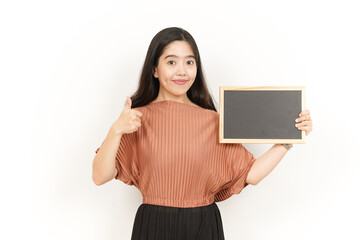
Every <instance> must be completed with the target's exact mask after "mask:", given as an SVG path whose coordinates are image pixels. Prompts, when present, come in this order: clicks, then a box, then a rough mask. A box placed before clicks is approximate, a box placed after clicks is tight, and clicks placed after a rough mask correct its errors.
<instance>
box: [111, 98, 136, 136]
mask: <svg viewBox="0 0 360 240" xmlns="http://www.w3.org/2000/svg"><path fill="white" fill-rule="evenodd" d="M131 103H132V102H131V98H130V97H128V96H127V103H126V106H125V107H124V109H123V111H122V112H121V114H120V116H119V118H118V119H117V120H116V121H115V122H114V123H113V125H112V126H111V129H112V130H113V131H114V132H115V134H121V135H122V134H128V133H132V132H135V131H137V130H138V129H139V127H140V126H141V118H140V117H141V116H142V113H141V112H140V111H137V110H134V109H131Z"/></svg>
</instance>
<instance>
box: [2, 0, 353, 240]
mask: <svg viewBox="0 0 360 240" xmlns="http://www.w3.org/2000/svg"><path fill="white" fill-rule="evenodd" d="M359 12H360V9H359V4H358V3H357V1H346V0H345V1H344V0H343V1H325V0H323V1H321V0H311V1H310V0H304V1H285V0H284V1H280V0H273V1H264V0H258V1H233V2H232V1H222V3H221V4H220V2H219V1H203V2H202V1H186V0H184V1H79V0H71V1H8V2H5V1H2V2H1V4H0V27H1V29H0V30H1V32H0V34H1V38H0V41H1V42H0V43H1V44H0V64H1V65H0V68H1V72H0V74H1V76H0V77H1V88H0V89H1V90H0V91H1V92H0V97H1V99H0V100H1V110H2V111H1V112H2V117H1V129H0V130H1V150H2V151H1V153H2V154H1V168H0V169H1V170H0V171H1V173H0V175H1V192H2V194H1V195H2V197H1V200H0V201H1V214H0V215H1V218H2V220H3V221H2V227H1V228H2V230H1V233H0V234H1V235H0V238H1V239H25V238H26V239H89V240H90V239H94V240H95V239H130V235H131V231H132V224H133V220H134V216H135V213H136V210H137V208H138V206H139V205H140V204H141V203H142V198H141V194H140V192H139V191H138V190H137V189H136V188H135V187H134V186H128V185H126V184H124V183H122V182H120V181H115V180H112V181H110V182H108V183H106V184H104V185H102V186H96V185H95V184H94V183H93V182H92V179H91V172H92V160H93V158H94V156H95V150H96V148H97V147H99V146H100V144H101V143H102V141H103V139H104V138H105V136H106V134H107V132H108V129H109V128H110V126H111V124H112V123H113V122H114V121H115V120H116V119H117V117H118V116H119V115H120V113H121V111H122V109H123V107H124V104H125V101H126V96H127V95H128V96H130V95H131V94H132V93H133V92H134V91H135V90H136V87H137V84H138V78H139V73H140V70H141V67H142V64H143V61H144V58H145V54H146V51H147V47H148V45H149V43H150V41H151V39H152V37H153V36H154V35H155V34H156V33H157V32H158V31H160V30H161V29H163V28H165V27H172V26H178V27H182V28H184V29H186V30H187V31H189V32H190V33H191V34H192V35H193V37H194V38H195V40H196V42H197V44H198V47H199V50H200V54H201V57H202V60H203V67H204V72H205V77H206V79H207V82H208V85H209V88H210V90H211V92H212V94H213V96H214V98H215V101H216V105H217V107H218V99H219V96H218V95H219V94H218V91H219V90H218V87H219V86H306V91H307V92H306V93H307V94H306V104H307V105H306V107H307V108H308V109H310V112H311V116H312V118H313V123H314V129H313V132H312V133H311V134H310V135H309V136H308V137H307V143H306V144H305V145H295V146H294V148H292V149H291V151H290V152H289V153H287V155H286V156H285V157H284V159H282V161H281V162H280V163H279V165H278V166H277V167H276V168H275V169H274V171H273V172H272V173H270V175H268V176H267V177H266V178H265V179H264V180H263V181H262V182H260V183H259V184H258V185H256V186H251V185H249V186H248V187H247V188H245V189H244V190H243V191H242V192H241V194H239V195H234V196H232V197H231V198H230V199H228V200H226V201H224V202H219V203H218V206H219V208H220V211H221V215H222V219H223V224H224V231H225V235H226V239H227V240H231V239H234V240H235V239H246V240H263V239H267V240H272V239H276V240H278V239H292V240H298V239H306V240H309V239H359V238H360V233H359V231H358V230H357V229H356V227H358V220H359V219H358V216H359V214H360V208H359V205H358V203H359V202H360V196H359V184H360V179H359V173H360V163H359V160H360V159H359V153H358V151H359V147H360V144H359V143H360V141H359V135H360V131H359V125H358V123H357V122H358V120H359V118H360V115H359V107H358V105H359V102H360V101H359V100H360V99H359V94H360V90H359V88H358V82H359V81H360V74H359V66H360V58H359V56H360V48H359V46H360V45H359V42H360V34H359V22H360V17H359V16H360V15H359ZM245 147H246V148H248V150H250V151H251V152H253V153H254V155H255V156H256V157H259V156H261V155H262V154H263V153H264V152H265V151H266V150H267V149H269V148H270V147H271V145H267V144H246V145H245Z"/></svg>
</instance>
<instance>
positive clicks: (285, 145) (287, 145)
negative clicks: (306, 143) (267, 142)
mask: <svg viewBox="0 0 360 240" xmlns="http://www.w3.org/2000/svg"><path fill="white" fill-rule="evenodd" d="M281 146H283V147H284V148H286V150H288V151H289V150H290V149H291V148H292V147H293V145H292V144H281Z"/></svg>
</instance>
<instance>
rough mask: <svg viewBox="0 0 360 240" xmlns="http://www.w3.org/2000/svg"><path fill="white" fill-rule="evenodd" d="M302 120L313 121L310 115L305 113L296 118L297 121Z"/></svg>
mask: <svg viewBox="0 0 360 240" xmlns="http://www.w3.org/2000/svg"><path fill="white" fill-rule="evenodd" d="M302 121H311V118H310V115H304V116H302V117H299V118H297V119H295V122H302Z"/></svg>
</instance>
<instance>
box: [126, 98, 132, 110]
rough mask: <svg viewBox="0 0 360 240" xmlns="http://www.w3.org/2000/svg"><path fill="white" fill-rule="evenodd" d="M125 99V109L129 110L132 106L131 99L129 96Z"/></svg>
mask: <svg viewBox="0 0 360 240" xmlns="http://www.w3.org/2000/svg"><path fill="white" fill-rule="evenodd" d="M126 99H127V102H126V106H125V108H127V109H131V104H132V101H131V98H130V97H129V96H126Z"/></svg>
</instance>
